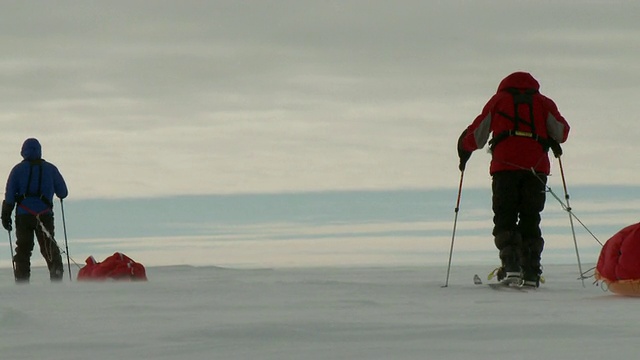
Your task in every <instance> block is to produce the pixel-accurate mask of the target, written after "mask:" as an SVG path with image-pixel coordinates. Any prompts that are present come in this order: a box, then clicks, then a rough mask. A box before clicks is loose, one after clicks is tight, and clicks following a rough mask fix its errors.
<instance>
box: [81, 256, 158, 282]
mask: <svg viewBox="0 0 640 360" xmlns="http://www.w3.org/2000/svg"><path fill="white" fill-rule="evenodd" d="M85 263H86V265H85V266H83V267H82V268H81V269H80V271H78V281H91V280H107V279H112V280H124V281H133V280H135V281H147V273H146V270H145V268H144V266H143V265H142V264H140V263H137V262H135V261H134V260H132V259H131V258H130V257H128V256H127V255H125V254H123V253H119V252H116V253H114V254H113V255H111V256H109V257H108V258H106V259H104V261H103V262H97V261H96V259H95V258H94V257H93V256H89V257H88V258H87V260H85Z"/></svg>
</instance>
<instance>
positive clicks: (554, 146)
mask: <svg viewBox="0 0 640 360" xmlns="http://www.w3.org/2000/svg"><path fill="white" fill-rule="evenodd" d="M549 147H550V148H551V151H553V156H555V157H556V158H559V157H560V156H562V148H561V147H560V143H558V142H557V141H555V140H550V141H549Z"/></svg>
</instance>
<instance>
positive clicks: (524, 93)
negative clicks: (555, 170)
mask: <svg viewBox="0 0 640 360" xmlns="http://www.w3.org/2000/svg"><path fill="white" fill-rule="evenodd" d="M505 91H507V92H508V93H509V94H511V96H512V97H513V116H511V115H509V114H507V113H505V112H503V111H498V112H497V113H498V114H499V115H501V116H502V117H504V118H506V119H508V120H511V122H512V123H513V129H512V130H506V131H503V132H501V133H499V134H497V135H495V136H494V137H493V138H492V139H491V140H490V141H489V150H490V151H491V152H493V150H494V149H495V147H496V145H498V144H499V143H500V142H502V141H503V140H505V139H506V138H508V137H511V136H519V137H526V138H530V139H533V140H535V141H537V142H538V143H540V145H541V146H542V149H543V150H544V151H545V152H547V151H549V148H550V147H551V143H550V141H549V139H547V138H543V137H541V136H540V135H538V134H537V133H536V126H535V119H534V117H533V95H534V94H537V93H538V90H536V89H524V90H519V89H515V88H507V89H505ZM520 104H525V105H527V106H528V107H529V121H527V120H525V119H523V118H521V117H520V114H519V113H518V105H520ZM520 124H525V125H527V126H528V127H529V129H530V130H531V131H523V130H520Z"/></svg>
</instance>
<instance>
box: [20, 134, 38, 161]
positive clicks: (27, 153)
mask: <svg viewBox="0 0 640 360" xmlns="http://www.w3.org/2000/svg"><path fill="white" fill-rule="evenodd" d="M20 155H22V158H23V159H25V160H29V161H31V160H38V159H41V158H42V147H41V146H40V142H39V141H38V140H37V139H34V138H31V139H27V140H25V141H24V143H23V144H22V151H20Z"/></svg>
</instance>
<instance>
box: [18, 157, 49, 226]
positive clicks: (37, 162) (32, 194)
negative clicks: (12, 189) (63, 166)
mask: <svg viewBox="0 0 640 360" xmlns="http://www.w3.org/2000/svg"><path fill="white" fill-rule="evenodd" d="M30 164H31V166H30V167H29V177H28V178H27V191H26V192H25V193H24V194H21V195H17V196H16V203H17V204H18V206H20V207H22V208H23V209H24V210H26V211H27V212H28V213H30V214H32V215H37V214H36V213H35V212H34V211H32V210H31V209H29V208H27V207H26V206H24V205H22V204H21V203H22V201H24V199H26V198H28V197H30V198H37V199H38V200H40V201H42V202H43V203H44V204H45V205H46V206H48V207H49V209H46V210H44V211H42V212H40V214H43V213H46V212H48V211H51V209H52V208H53V203H51V200H49V199H47V198H46V197H45V196H44V195H43V194H42V160H41V159H38V160H32V161H31V162H30ZM36 166H38V189H37V192H30V191H29V190H30V189H31V179H32V175H33V168H34V167H36Z"/></svg>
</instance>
